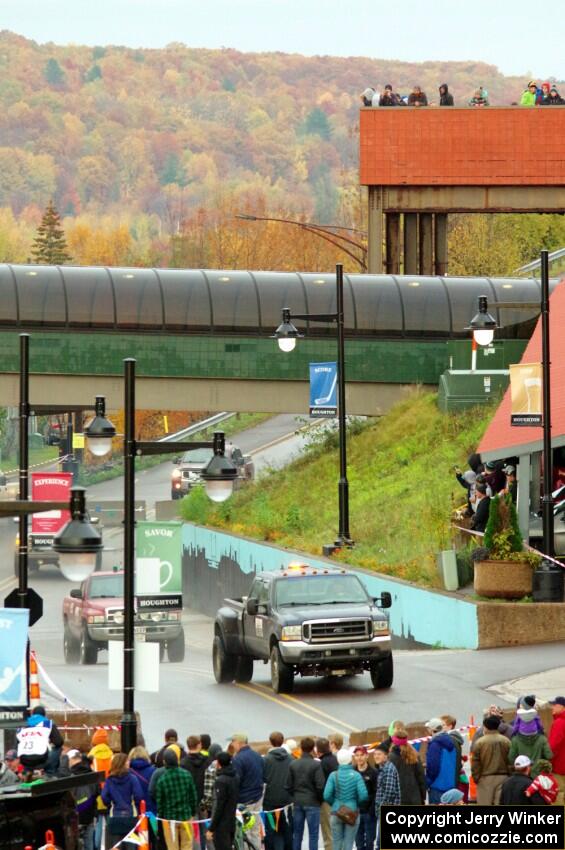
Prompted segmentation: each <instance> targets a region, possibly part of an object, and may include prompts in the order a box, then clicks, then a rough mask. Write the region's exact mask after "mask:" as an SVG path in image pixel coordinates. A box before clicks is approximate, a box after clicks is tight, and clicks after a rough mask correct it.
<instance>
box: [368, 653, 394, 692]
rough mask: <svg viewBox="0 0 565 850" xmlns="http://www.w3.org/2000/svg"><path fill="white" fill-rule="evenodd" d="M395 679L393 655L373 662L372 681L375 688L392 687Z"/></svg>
mask: <svg viewBox="0 0 565 850" xmlns="http://www.w3.org/2000/svg"><path fill="white" fill-rule="evenodd" d="M393 680H394V664H393V661H392V655H389V656H388V657H387V658H384V659H383V660H382V661H373V662H372V663H371V682H372V684H373V687H374V688H375V689H379V690H380V689H382V688H390V687H391V686H392V682H393Z"/></svg>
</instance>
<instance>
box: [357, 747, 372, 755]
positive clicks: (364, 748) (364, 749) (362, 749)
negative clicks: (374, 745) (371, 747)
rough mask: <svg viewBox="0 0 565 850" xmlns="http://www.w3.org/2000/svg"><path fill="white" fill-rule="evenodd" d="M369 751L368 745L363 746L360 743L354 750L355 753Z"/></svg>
mask: <svg viewBox="0 0 565 850" xmlns="http://www.w3.org/2000/svg"><path fill="white" fill-rule="evenodd" d="M368 752H369V751H368V749H367V747H362V746H361V745H359V746H358V747H355V749H354V750H353V755H355V753H365V755H367V753H368Z"/></svg>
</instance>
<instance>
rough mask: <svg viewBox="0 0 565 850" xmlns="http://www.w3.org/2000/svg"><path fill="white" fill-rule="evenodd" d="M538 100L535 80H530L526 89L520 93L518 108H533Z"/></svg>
mask: <svg viewBox="0 0 565 850" xmlns="http://www.w3.org/2000/svg"><path fill="white" fill-rule="evenodd" d="M537 99H538V84H537V83H536V81H535V80H530V82H529V83H528V88H527V89H524V91H523V92H522V97H521V98H520V106H535V105H536V102H537Z"/></svg>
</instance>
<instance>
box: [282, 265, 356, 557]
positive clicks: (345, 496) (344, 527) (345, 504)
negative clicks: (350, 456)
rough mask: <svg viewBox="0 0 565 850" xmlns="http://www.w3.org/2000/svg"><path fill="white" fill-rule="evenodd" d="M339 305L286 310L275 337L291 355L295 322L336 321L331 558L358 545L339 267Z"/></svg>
mask: <svg viewBox="0 0 565 850" xmlns="http://www.w3.org/2000/svg"><path fill="white" fill-rule="evenodd" d="M335 279H336V306H337V310H336V312H335V313H291V311H290V309H289V308H288V307H284V308H283V311H282V323H281V324H280V325H279V327H278V328H277V330H276V331H275V333H274V334H273V338H274V339H276V340H277V341H278V344H279V348H280V349H281V351H284V352H290V351H292V350H293V349H294V347H295V345H296V340H297V339H302V338H303V337H304V334H301V333H299V332H298V330H297V328H296V327H295V326H294V324H293V323H292V319H306V320H308V321H311V322H335V324H336V340H337V390H338V406H337V413H338V431H339V482H338V507H339V528H338V534H337V538H336V540H335V542H334V543H333V545H329V546H324V547H323V552H324V554H325V555H331V554H332V553H333V552H335V551H336V550H338V549H342V548H343V547H344V546H348V547H351V546H353V545H354V542H353V540H352V539H351V534H350V532H349V483H348V481H347V427H346V424H347V423H346V409H345V332H344V309H343V266H342V265H341V263H338V264H337V265H336V275H335Z"/></svg>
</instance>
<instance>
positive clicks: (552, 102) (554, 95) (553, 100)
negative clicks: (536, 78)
mask: <svg viewBox="0 0 565 850" xmlns="http://www.w3.org/2000/svg"><path fill="white" fill-rule="evenodd" d="M563 104H565V100H563V98H562V97H561V95H560V94H559V92H558V91H557V89H556V87H555V86H552V87H551V89H550V90H549V99H548V100H547V103H546V102H544V101H542V104H541V105H542V106H563Z"/></svg>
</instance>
